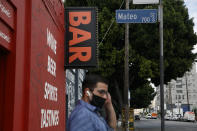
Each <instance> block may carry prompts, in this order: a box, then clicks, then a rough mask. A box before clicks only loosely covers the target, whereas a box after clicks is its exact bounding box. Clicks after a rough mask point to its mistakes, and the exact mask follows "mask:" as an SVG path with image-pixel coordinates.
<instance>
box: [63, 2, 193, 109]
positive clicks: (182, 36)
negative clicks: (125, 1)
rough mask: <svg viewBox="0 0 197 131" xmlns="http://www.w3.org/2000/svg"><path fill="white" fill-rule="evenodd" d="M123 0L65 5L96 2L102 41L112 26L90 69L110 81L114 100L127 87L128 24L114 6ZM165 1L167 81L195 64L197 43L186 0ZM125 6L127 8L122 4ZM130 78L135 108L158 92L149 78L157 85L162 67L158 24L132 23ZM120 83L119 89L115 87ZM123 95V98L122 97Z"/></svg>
mask: <svg viewBox="0 0 197 131" xmlns="http://www.w3.org/2000/svg"><path fill="white" fill-rule="evenodd" d="M121 3H122V0H67V2H66V6H97V7H98V11H99V13H98V15H99V42H101V41H102V40H103V37H104V36H105V33H106V32H107V30H108V28H109V27H110V25H111V23H113V24H112V26H111V29H110V31H109V32H108V34H107V35H106V37H105V39H104V40H103V42H102V43H99V67H98V68H97V69H92V70H91V71H90V72H98V73H100V74H102V75H103V76H105V77H107V78H108V79H109V81H110V82H111V84H110V85H111V87H110V88H109V90H110V91H111V92H112V98H113V100H115V103H119V104H120V105H121V104H122V103H121V102H120V101H118V102H117V100H116V99H117V98H116V97H117V96H119V95H120V96H121V95H122V92H123V87H124V44H125V42H124V41H125V40H124V39H125V36H124V33H125V31H124V30H125V26H124V24H117V23H116V22H114V21H115V10H117V9H119V8H120V5H121ZM163 4H164V68H165V72H164V73H165V75H164V81H165V83H167V82H169V81H170V80H171V79H175V78H176V77H181V76H183V74H184V73H185V72H186V71H187V70H189V69H190V68H191V66H192V63H193V61H194V59H195V58H196V54H193V53H192V52H191V50H192V49H193V46H194V45H195V44H196V43H197V36H196V34H195V33H194V30H193V27H194V23H193V19H190V18H189V15H188V9H187V8H186V7H185V5H184V2H183V1H178V0H163ZM122 8H125V6H123V7H122ZM149 8H150V9H152V8H157V6H155V5H153V6H152V5H132V4H131V5H130V9H149ZM129 40H130V56H129V58H130V59H129V63H130V64H129V65H130V66H129V69H130V70H129V80H130V81H129V82H130V91H131V98H132V99H131V105H132V106H133V107H136V108H140V107H147V106H148V105H149V104H150V102H151V100H152V99H153V98H154V96H155V93H154V90H153V89H152V87H151V86H150V81H148V79H151V82H152V83H154V84H155V85H156V86H157V85H159V83H160V69H159V64H160V62H159V58H160V56H159V54H160V47H159V45H160V41H159V24H158V23H156V24H130V38H129ZM114 87H118V90H119V91H118V92H117V91H115V92H113V90H114ZM119 99H122V98H119Z"/></svg>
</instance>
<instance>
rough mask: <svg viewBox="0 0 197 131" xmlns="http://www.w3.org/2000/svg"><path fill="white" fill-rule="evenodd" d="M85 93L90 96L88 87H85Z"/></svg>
mask: <svg viewBox="0 0 197 131" xmlns="http://www.w3.org/2000/svg"><path fill="white" fill-rule="evenodd" d="M85 95H86V96H90V95H91V94H90V90H89V89H88V88H86V89H85Z"/></svg>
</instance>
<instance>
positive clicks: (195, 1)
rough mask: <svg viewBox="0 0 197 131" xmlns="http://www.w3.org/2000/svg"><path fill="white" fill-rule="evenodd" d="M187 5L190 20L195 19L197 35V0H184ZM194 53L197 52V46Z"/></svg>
mask: <svg viewBox="0 0 197 131" xmlns="http://www.w3.org/2000/svg"><path fill="white" fill-rule="evenodd" d="M184 1H185V5H186V7H187V8H188V11H189V16H190V18H194V24H195V26H194V31H195V32H196V33H197V0H184ZM193 52H195V53H196V52H197V45H196V46H195V49H194V50H193Z"/></svg>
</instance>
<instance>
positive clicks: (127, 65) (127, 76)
mask: <svg viewBox="0 0 197 131" xmlns="http://www.w3.org/2000/svg"><path fill="white" fill-rule="evenodd" d="M126 9H127V10H128V9H129V0H126ZM128 62H129V23H126V24H125V81H124V82H125V83H124V86H125V87H124V106H125V126H126V128H125V131H128V129H129V128H128V125H129V124H128V120H129V106H128V102H129V101H128V89H129V63H128Z"/></svg>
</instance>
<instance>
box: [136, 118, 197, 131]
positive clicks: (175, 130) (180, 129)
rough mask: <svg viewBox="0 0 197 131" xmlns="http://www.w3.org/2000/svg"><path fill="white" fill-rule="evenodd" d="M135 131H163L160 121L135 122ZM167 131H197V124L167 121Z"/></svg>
mask: <svg viewBox="0 0 197 131" xmlns="http://www.w3.org/2000/svg"><path fill="white" fill-rule="evenodd" d="M135 131H161V120H160V119H154V120H153V119H148V120H146V119H142V120H138V121H135ZM165 131H197V123H193V122H180V121H165Z"/></svg>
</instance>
